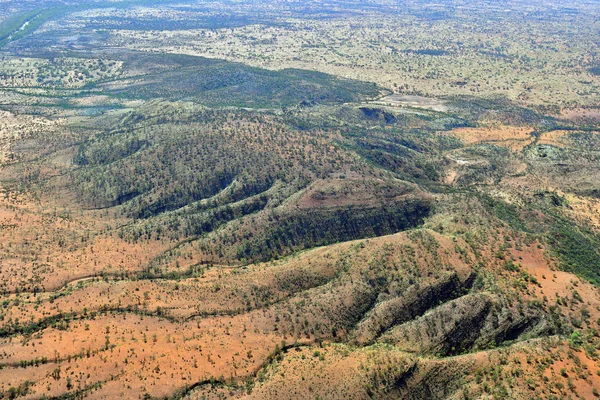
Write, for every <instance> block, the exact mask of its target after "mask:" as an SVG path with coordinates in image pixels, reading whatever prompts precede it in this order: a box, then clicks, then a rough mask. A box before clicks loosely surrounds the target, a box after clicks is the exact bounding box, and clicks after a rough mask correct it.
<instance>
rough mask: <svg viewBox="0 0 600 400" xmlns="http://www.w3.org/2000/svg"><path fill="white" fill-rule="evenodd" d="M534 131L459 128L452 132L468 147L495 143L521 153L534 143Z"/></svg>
mask: <svg viewBox="0 0 600 400" xmlns="http://www.w3.org/2000/svg"><path fill="white" fill-rule="evenodd" d="M532 133H533V129H532V128H529V127H514V126H494V127H482V128H458V129H454V130H452V131H450V134H452V135H454V136H456V137H457V138H459V139H460V140H462V142H463V143H465V144H466V145H472V144H477V143H493V144H495V145H498V146H503V147H508V148H509V149H511V150H513V151H521V150H523V148H524V147H525V146H527V145H529V144H531V143H533V141H534V138H533V137H532V136H531V134H532Z"/></svg>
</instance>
